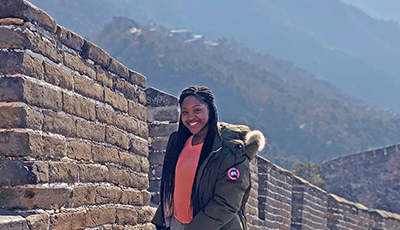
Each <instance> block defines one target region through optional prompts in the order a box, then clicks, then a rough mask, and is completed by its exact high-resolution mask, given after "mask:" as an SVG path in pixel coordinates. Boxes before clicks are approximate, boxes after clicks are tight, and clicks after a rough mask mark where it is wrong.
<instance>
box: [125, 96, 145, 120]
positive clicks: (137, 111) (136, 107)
mask: <svg viewBox="0 0 400 230" xmlns="http://www.w3.org/2000/svg"><path fill="white" fill-rule="evenodd" d="M128 114H129V116H132V117H135V118H137V119H139V120H141V121H147V108H146V107H145V106H144V105H142V104H140V103H137V102H135V101H132V100H128Z"/></svg>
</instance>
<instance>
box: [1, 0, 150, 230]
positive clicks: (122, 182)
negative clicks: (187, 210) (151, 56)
mask: <svg viewBox="0 0 400 230" xmlns="http://www.w3.org/2000/svg"><path fill="white" fill-rule="evenodd" d="M145 85H146V79H145V77H143V76H142V75H140V74H138V73H136V72H134V71H132V70H129V69H127V68H126V67H125V66H123V65H122V64H121V63H119V62H117V61H116V60H115V59H114V58H111V57H110V56H109V55H108V54H107V53H105V52H104V51H103V50H101V49H100V48H99V47H97V46H96V45H94V44H92V43H90V42H89V41H86V40H84V39H83V38H81V37H80V36H79V35H77V34H74V33H73V32H71V31H69V30H67V29H65V28H63V27H61V26H58V25H57V24H56V23H55V21H54V19H52V18H51V17H50V16H49V15H47V14H46V13H44V12H43V11H41V10H40V9H38V8H36V7H34V6H32V5H31V4H30V3H28V2H26V1H22V0H4V1H2V3H1V6H0V121H1V122H0V186H1V187H0V206H1V207H2V208H5V209H8V210H12V211H13V212H14V213H17V214H19V215H21V216H23V217H25V218H23V220H22V221H20V222H21V226H22V227H21V228H19V229H27V228H31V229H81V228H99V229H111V228H113V229H122V228H128V227H129V226H130V227H136V228H138V227H139V228H141V229H146V228H149V229H150V228H151V225H150V224H149V221H150V218H151V217H152V215H153V212H154V210H153V208H151V207H150V206H149V204H150V198H151V194H150V192H149V191H147V189H148V187H149V179H148V171H149V162H148V158H147V156H148V140H147V139H148V135H149V131H148V125H147V109H146V107H145V104H146V95H145V92H144V87H145ZM3 227H4V226H3Z"/></svg>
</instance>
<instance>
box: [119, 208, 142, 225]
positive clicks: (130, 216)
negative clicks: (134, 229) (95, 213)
mask: <svg viewBox="0 0 400 230" xmlns="http://www.w3.org/2000/svg"><path fill="white" fill-rule="evenodd" d="M116 223H118V224H121V225H133V226H134V225H136V224H137V210H136V209H135V208H122V207H121V208H117V219H116Z"/></svg>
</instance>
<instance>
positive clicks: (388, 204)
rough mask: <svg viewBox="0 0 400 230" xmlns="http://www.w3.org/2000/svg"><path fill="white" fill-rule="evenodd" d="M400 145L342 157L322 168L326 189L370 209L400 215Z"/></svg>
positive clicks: (320, 169)
mask: <svg viewBox="0 0 400 230" xmlns="http://www.w3.org/2000/svg"><path fill="white" fill-rule="evenodd" d="M399 149H400V145H391V146H387V147H383V148H378V149H372V150H368V151H365V152H361V153H356V154H351V155H347V156H342V157H338V158H336V159H333V160H329V161H327V162H324V163H323V164H321V165H320V166H319V170H318V173H319V174H320V176H321V178H322V179H323V180H324V181H325V185H324V189H325V190H326V191H328V192H330V193H334V194H337V195H339V196H342V197H344V198H346V199H348V200H352V201H355V202H359V203H362V204H364V205H366V206H367V207H371V208H376V209H383V210H387V211H392V212H397V213H400V199H399V197H400V150H399Z"/></svg>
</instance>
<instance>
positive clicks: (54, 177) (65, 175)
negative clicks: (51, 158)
mask: <svg viewBox="0 0 400 230" xmlns="http://www.w3.org/2000/svg"><path fill="white" fill-rule="evenodd" d="M78 174H79V170H78V166H77V165H76V164H74V163H70V162H49V181H50V182H65V183H76V182H78Z"/></svg>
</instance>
